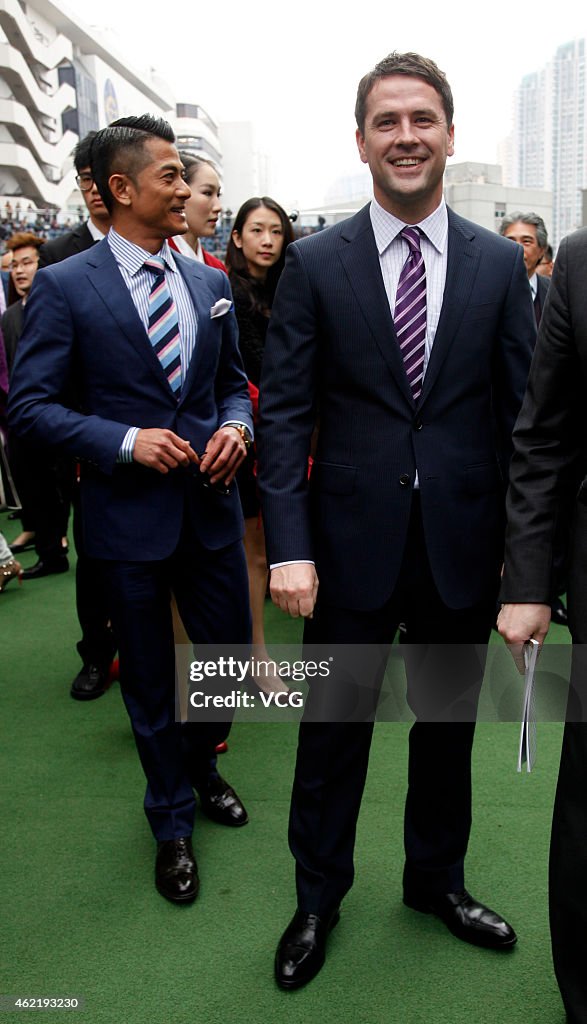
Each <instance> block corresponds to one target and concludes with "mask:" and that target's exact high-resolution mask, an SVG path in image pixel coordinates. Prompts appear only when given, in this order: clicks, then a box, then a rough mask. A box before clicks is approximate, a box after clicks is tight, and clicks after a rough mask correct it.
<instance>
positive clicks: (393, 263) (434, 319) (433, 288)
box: [370, 199, 448, 376]
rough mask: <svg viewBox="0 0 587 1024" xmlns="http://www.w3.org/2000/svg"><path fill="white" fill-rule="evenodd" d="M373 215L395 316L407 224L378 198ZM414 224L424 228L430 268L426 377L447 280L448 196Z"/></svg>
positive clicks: (406, 248) (423, 241)
mask: <svg viewBox="0 0 587 1024" xmlns="http://www.w3.org/2000/svg"><path fill="white" fill-rule="evenodd" d="M370 214H371V224H372V226H373V234H374V235H375V244H376V245H377V252H378V253H379V265H380V267H381V275H382V277H383V284H384V286H385V293H386V295H387V301H388V302H389V308H390V310H391V316H392V318H393V312H394V309H395V297H396V293H397V286H398V282H399V279H400V274H401V272H402V267H403V265H404V263H405V262H406V260H407V258H408V256H409V253H410V248H409V246H408V243H407V242H406V241H405V239H403V238H402V237H401V232H402V231H403V229H404V228H405V227H407V225H406V224H405V223H404V221H401V220H398V218H397V217H394V215H393V214H392V213H388V212H387V210H384V209H383V207H382V206H380V205H379V203H378V202H377V200H376V199H373V200H372V201H371V210H370ZM410 227H417V228H419V229H420V232H421V238H420V248H421V250H422V256H423V257H424V266H425V268H426V343H425V349H424V376H426V369H427V367H428V363H429V361H430V353H431V351H432V346H433V344H434V337H435V335H436V328H437V327H438V321H439V319H440V310H441V309H442V300H443V298H444V285H445V283H446V266H447V256H448V213H447V209H446V203H445V201H444V199H442V200H441V202H440V206H438V207H437V208H436V210H435V211H434V213H431V214H430V216H429V217H426V218H425V219H424V220H422V221H420V222H419V223H418V224H411V225H410Z"/></svg>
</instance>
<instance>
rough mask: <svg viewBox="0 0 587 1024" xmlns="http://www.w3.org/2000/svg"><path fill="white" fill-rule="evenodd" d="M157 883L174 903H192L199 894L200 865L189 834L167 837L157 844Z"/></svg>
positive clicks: (167, 898)
mask: <svg viewBox="0 0 587 1024" xmlns="http://www.w3.org/2000/svg"><path fill="white" fill-rule="evenodd" d="M155 885H156V886H157V889H158V891H159V892H160V893H161V895H162V896H165V899H166V900H171V902H172V903H191V902H192V900H195V898H196V896H197V895H198V889H199V888H200V879H199V878H198V865H197V864H196V858H195V857H194V851H193V849H192V841H191V839H190V837H189V836H181V837H180V838H179V839H165V840H163V842H160V843H158V844H157V860H156V861H155Z"/></svg>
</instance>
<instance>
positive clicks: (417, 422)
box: [413, 420, 424, 430]
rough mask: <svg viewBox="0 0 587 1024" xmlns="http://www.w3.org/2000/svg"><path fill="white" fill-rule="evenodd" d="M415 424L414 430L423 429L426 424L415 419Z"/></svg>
mask: <svg viewBox="0 0 587 1024" xmlns="http://www.w3.org/2000/svg"><path fill="white" fill-rule="evenodd" d="M413 426H414V430H421V429H422V427H423V426H424V424H423V423H422V420H414V424H413Z"/></svg>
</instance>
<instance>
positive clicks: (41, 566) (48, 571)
mask: <svg viewBox="0 0 587 1024" xmlns="http://www.w3.org/2000/svg"><path fill="white" fill-rule="evenodd" d="M68 569H69V562H68V560H67V558H66V557H65V555H64V556H63V558H57V559H56V560H55V561H54V562H43V561H42V559H39V561H38V562H35V564H34V565H31V567H30V569H24V571H23V574H22V578H23V580H40V579H41V577H42V576H53V575H54V574H56V573H60V572H67V570H68Z"/></svg>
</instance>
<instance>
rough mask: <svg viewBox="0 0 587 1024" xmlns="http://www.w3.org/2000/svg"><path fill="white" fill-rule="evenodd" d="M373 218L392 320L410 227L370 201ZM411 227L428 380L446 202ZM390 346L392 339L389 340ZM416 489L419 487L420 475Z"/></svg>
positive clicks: (444, 253)
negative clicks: (422, 274) (420, 274)
mask: <svg viewBox="0 0 587 1024" xmlns="http://www.w3.org/2000/svg"><path fill="white" fill-rule="evenodd" d="M370 215H371V225H372V227H373V234H374V235H375V244H376V246H377V252H378V253H379V265H380V267H381V275H382V277H383V284H384V287H385V294H386V295H387V301H388V302H389V308H390V310H391V316H392V319H393V312H394V309H395V296H396V293H397V286H398V282H399V279H400V274H401V272H402V267H403V265H404V263H405V262H406V260H407V258H408V256H409V254H410V247H409V245H408V243H407V242H406V241H405V239H403V238H402V237H401V232H402V231H403V229H404V228H405V227H407V224H405V222H404V221H402V220H399V219H398V218H397V217H394V215H393V214H392V213H388V212H387V210H384V209H383V207H382V206H380V204H379V203H378V202H377V200H376V199H373V200H372V201H371V210H370ZM410 227H417V228H419V229H420V231H421V235H422V237H421V238H420V248H421V250H422V256H423V257H424V266H425V268H426V342H425V349H424V376H426V370H427V368H428V363H429V361H430V353H431V351H432V346H433V344H434V337H435V335H436V328H437V327H438V321H439V319H440V311H441V309H442V300H443V298H444V286H445V284H446V267H447V259H448V213H447V209H446V203H445V201H444V198H443V199H441V201H440V205H439V206H437V208H436V209H435V210H434V212H433V213H431V214H430V216H429V217H426V218H425V219H424V220H422V221H420V222H419V223H418V224H412V225H410ZM391 343H392V339H391V338H390V344H391ZM414 487H415V488H418V487H419V483H418V473H417V472H416V479H415V481H414ZM303 561H306V562H309V560H302V559H295V561H293V562H274V563H273V565H271V566H270V568H271V569H278V568H279V567H280V566H282V565H294V564H302V562H303ZM309 564H312V565H313V564H314V563H313V562H309Z"/></svg>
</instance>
